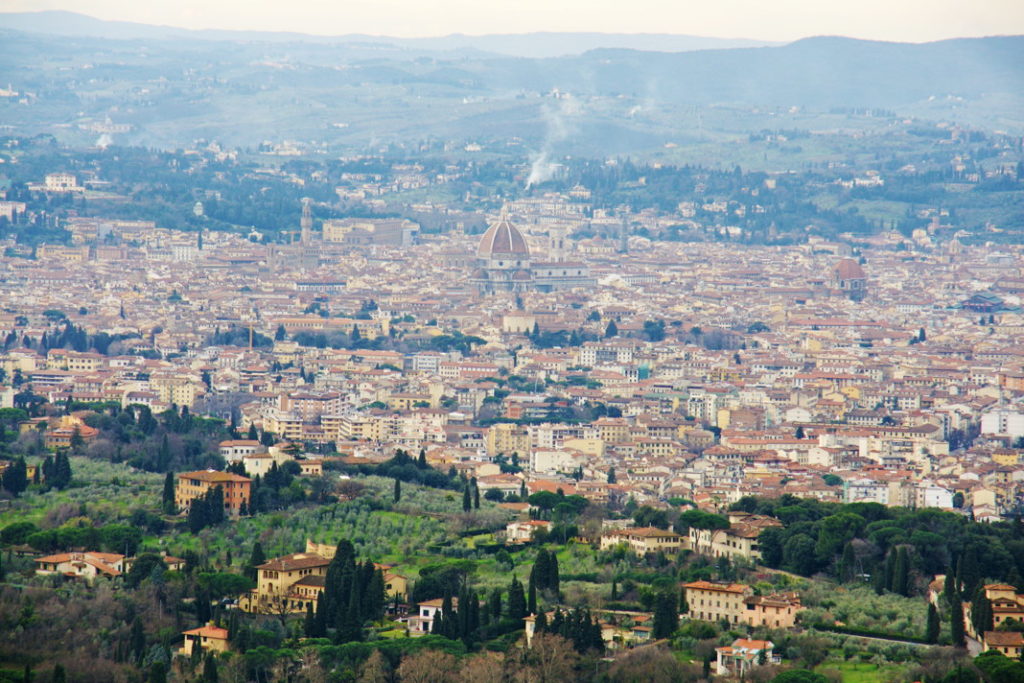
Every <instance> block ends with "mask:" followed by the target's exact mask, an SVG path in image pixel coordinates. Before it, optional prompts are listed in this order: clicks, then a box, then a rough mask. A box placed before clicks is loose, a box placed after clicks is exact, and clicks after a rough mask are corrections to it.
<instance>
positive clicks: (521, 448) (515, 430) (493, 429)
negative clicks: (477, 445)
mask: <svg viewBox="0 0 1024 683" xmlns="http://www.w3.org/2000/svg"><path fill="white" fill-rule="evenodd" d="M485 443H486V447H487V453H488V454H489V455H491V456H494V455H498V454H499V453H504V454H505V455H511V454H513V453H518V454H519V455H520V458H521V459H524V460H525V459H526V455H527V454H528V453H529V452H530V432H529V431H528V430H527V429H525V428H524V427H520V426H519V425H515V424H511V423H508V422H499V423H497V424H494V425H491V426H490V427H489V428H488V429H487V438H486V441H485Z"/></svg>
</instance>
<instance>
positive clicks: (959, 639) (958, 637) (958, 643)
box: [949, 597, 967, 647]
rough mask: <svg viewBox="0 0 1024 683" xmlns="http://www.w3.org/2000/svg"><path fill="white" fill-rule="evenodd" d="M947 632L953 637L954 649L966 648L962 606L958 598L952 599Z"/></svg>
mask: <svg viewBox="0 0 1024 683" xmlns="http://www.w3.org/2000/svg"><path fill="white" fill-rule="evenodd" d="M949 632H950V635H951V636H952V637H953V646H954V647H966V646H967V638H966V637H965V634H964V605H963V602H962V601H961V600H960V598H959V597H954V599H953V602H952V604H951V605H950V609H949Z"/></svg>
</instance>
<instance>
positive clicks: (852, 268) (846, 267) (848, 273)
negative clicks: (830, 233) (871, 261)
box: [832, 258, 867, 280]
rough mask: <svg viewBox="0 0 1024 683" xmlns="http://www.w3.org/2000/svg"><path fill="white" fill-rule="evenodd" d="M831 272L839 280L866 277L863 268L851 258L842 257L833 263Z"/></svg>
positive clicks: (862, 278)
mask: <svg viewBox="0 0 1024 683" xmlns="http://www.w3.org/2000/svg"><path fill="white" fill-rule="evenodd" d="M832 272H833V274H835V276H836V279H839V280H864V279H866V278H867V275H865V274H864V269H863V268H861V267H860V264H859V263H857V262H856V261H854V260H853V259H852V258H844V259H843V260H842V261H840V262H839V263H837V264H836V265H835V267H834V268H833V269H832Z"/></svg>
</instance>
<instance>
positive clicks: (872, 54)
mask: <svg viewBox="0 0 1024 683" xmlns="http://www.w3.org/2000/svg"><path fill="white" fill-rule="evenodd" d="M41 17H42V19H41ZM47 18H48V19H47ZM51 19H52V21H51ZM19 22H20V23H19ZM42 25H45V26H42ZM31 27H35V29H39V30H29V28H31ZM43 29H45V31H44V30H43ZM61 32H66V34H60V33H61ZM90 32H92V33H97V32H106V33H105V34H104V36H97V35H83V34H90ZM147 32H148V33H147ZM58 34H60V35H58ZM264 35H267V36H273V38H272V39H268V40H266V41H264V40H262V39H260V36H264ZM217 36H221V37H220V38H218V37H217ZM223 36H229V38H224V37H223ZM242 36H246V38H244V39H243V38H242ZM567 36H568V37H567ZM563 38H564V41H567V42H565V44H566V45H572V46H573V48H572V49H573V50H576V49H580V48H582V47H584V46H585V45H587V44H594V43H595V42H600V41H607V42H606V43H605V46H603V47H599V48H595V49H589V50H586V51H584V52H581V53H579V54H568V55H563V56H548V57H522V56H512V55H507V54H500V52H501V51H502V50H506V49H508V50H511V49H513V48H512V47H508V45H512V44H515V45H517V46H518V47H515V45H513V47H515V49H519V50H520V51H523V52H525V51H528V49H529V50H532V51H534V52H543V51H544V50H548V51H550V50H553V49H554V45H555V44H556V43H558V42H559V41H561V40H563ZM619 38H622V39H623V40H625V39H626V38H629V39H630V40H632V39H636V40H640V39H643V40H646V41H647V42H646V43H645V44H644V46H645V47H651V46H655V45H658V44H662V43H659V41H662V40H669V39H670V38H671V39H676V38H679V39H680V40H682V39H683V37H666V36H630V37H623V36H595V35H592V34H530V35H529V36H490V37H487V38H486V39H485V38H481V39H475V38H468V37H464V36H449V37H447V38H436V39H434V38H431V39H421V40H409V41H404V42H401V43H400V42H398V41H394V42H388V41H393V39H383V38H372V37H367V36H347V37H343V39H342V38H339V39H328V38H315V37H307V36H297V35H295V34H253V33H246V32H195V31H184V30H182V29H174V28H164V27H154V26H143V25H139V24H120V23H117V22H101V21H97V20H95V19H91V18H89V17H83V16H82V15H76V14H70V13H62V12H58V13H32V14H6V15H4V14H0V45H3V47H2V48H0V74H2V75H0V83H2V84H3V85H6V84H7V83H8V82H10V84H11V88H12V89H13V90H16V91H19V92H25V93H29V94H30V97H27V98H25V99H24V100H23V101H22V100H18V99H15V98H13V97H6V98H0V121H2V122H3V123H4V124H5V126H6V127H7V129H8V130H11V131H15V132H16V133H17V134H24V135H35V134H40V133H48V134H55V135H57V136H58V137H60V139H61V140H68V141H73V142H75V143H77V144H86V143H93V142H94V141H96V140H97V139H98V138H99V132H100V131H101V130H102V128H103V126H102V125H101V123H100V122H103V121H105V120H106V119H108V118H110V119H111V120H112V121H113V122H114V123H115V124H125V125H126V126H127V127H128V132H118V133H115V134H114V137H115V139H116V141H117V143H118V144H123V143H131V144H142V145H152V146H157V147H175V146H180V145H182V144H187V143H190V142H191V141H193V140H195V139H196V138H200V137H202V138H207V139H217V140H221V141H225V142H228V143H230V144H237V145H256V144H260V143H261V142H263V141H278V140H299V141H309V140H317V141H324V142H325V143H326V144H338V145H346V146H349V145H350V146H353V147H356V148H362V146H365V145H379V144H383V143H388V144H390V143H398V144H405V143H408V142H410V141H419V140H424V139H427V138H437V139H441V140H456V141H462V140H465V141H478V140H479V141H488V140H489V141H491V142H492V143H496V144H494V145H492V147H491V149H503V148H504V145H506V143H509V144H512V145H525V146H526V147H528V148H530V149H540V148H543V149H545V150H551V151H552V152H553V153H564V154H570V153H573V154H579V153H586V154H590V155H595V156H604V155H610V154H631V153H640V152H642V151H645V150H646V151H647V152H651V151H652V150H660V149H664V148H665V147H666V145H667V144H669V143H671V144H672V145H675V146H680V145H682V146H686V145H694V144H698V143H700V142H702V141H705V142H706V141H708V140H720V141H724V140H736V139H737V136H740V137H741V138H742V137H745V135H746V133H747V132H758V131H762V130H765V129H786V128H794V129H795V128H799V129H802V130H804V131H809V130H813V131H818V130H831V131H836V130H850V129H851V127H850V126H852V128H854V129H855V128H858V127H861V126H862V125H868V124H865V123H864V121H857V122H854V123H853V124H851V123H850V121H847V120H844V118H843V117H845V116H847V115H850V116H858V117H859V116H862V113H860V112H862V111H863V110H866V109H870V110H872V111H871V113H870V117H872V121H873V122H872V123H871V124H870V125H871V126H877V127H879V128H882V129H885V127H887V126H888V125H890V123H892V122H893V121H897V120H902V119H906V118H919V119H922V120H930V121H943V122H952V123H957V124H963V125H967V126H972V127H979V128H982V129H989V130H1004V131H1009V132H1012V133H1013V134H1014V135H1022V134H1024V59H1021V56H1022V55H1024V36H1000V37H990V38H969V39H956V40H945V41H940V42H934V43H924V44H909V43H890V42H875V41H864V40H855V39H850V38H841V37H817V38H808V39H804V40H799V41H796V42H794V43H790V44H787V45H781V46H764V47H734V48H728V49H704V50H694V51H664V50H662V51H657V50H649V49H647V50H640V49H633V48H629V47H622V46H616V45H615V44H614V42H615V40H618V39H619ZM504 39H507V40H508V41H511V42H510V43H509V44H508V45H506V44H504V43H503V42H502V41H503V40H504ZM527 39H530V40H535V41H537V42H536V43H532V44H530V45H532V46H530V45H528V44H527V42H523V41H527ZM476 40H481V41H482V40H489V41H490V42H489V43H474V42H473V41H476ZM516 41H519V42H518V43H517V42H516ZM564 41H563V42H564ZM573 41H575V42H573ZM485 49H486V50H488V51H483V50H485ZM112 84H113V87H112ZM567 94H568V95H571V97H566V96H565V95H567ZM876 112H878V113H877V114H876ZM240 122H244V125H240ZM887 122H888V123H887ZM848 124H849V125H848ZM842 134H845V133H842ZM716 136H717V137H716Z"/></svg>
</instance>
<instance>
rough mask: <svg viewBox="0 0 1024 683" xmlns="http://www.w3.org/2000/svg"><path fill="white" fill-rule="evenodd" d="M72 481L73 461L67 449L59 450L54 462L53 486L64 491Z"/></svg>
mask: <svg viewBox="0 0 1024 683" xmlns="http://www.w3.org/2000/svg"><path fill="white" fill-rule="evenodd" d="M70 483H71V461H70V460H69V459H68V454H67V453H66V452H65V451H58V453H57V457H56V459H55V460H54V463H53V486H54V487H55V488H56V489H58V490H60V491H63V490H64V489H66V488H67V487H68V485H69V484H70Z"/></svg>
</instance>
